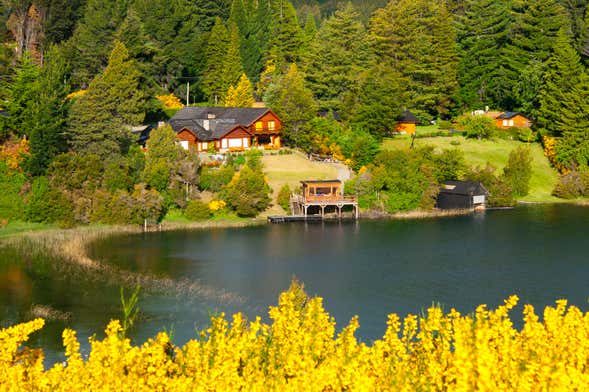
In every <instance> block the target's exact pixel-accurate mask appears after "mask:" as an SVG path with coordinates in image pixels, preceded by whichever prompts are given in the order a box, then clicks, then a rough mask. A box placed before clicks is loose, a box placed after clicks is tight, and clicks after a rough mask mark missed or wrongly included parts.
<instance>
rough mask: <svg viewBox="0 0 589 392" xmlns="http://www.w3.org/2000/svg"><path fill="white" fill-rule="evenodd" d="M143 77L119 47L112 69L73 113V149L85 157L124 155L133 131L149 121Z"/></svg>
mask: <svg viewBox="0 0 589 392" xmlns="http://www.w3.org/2000/svg"><path fill="white" fill-rule="evenodd" d="M139 77H140V73H139V71H138V70H137V65H136V63H135V61H134V60H132V59H129V53H128V51H127V48H125V45H123V44H122V43H120V42H118V41H117V42H116V43H115V47H114V49H113V50H112V53H111V55H110V59H109V62H108V66H107V67H106V69H105V70H104V72H103V73H101V74H99V75H97V76H96V77H95V78H94V80H92V82H91V83H90V86H89V87H88V91H87V93H86V94H85V95H83V96H81V97H79V98H77V99H76V101H75V102H74V103H73V105H72V108H71V111H70V133H71V147H72V150H74V152H78V153H81V154H97V155H100V156H101V157H108V156H111V155H113V154H120V153H124V151H125V150H126V147H128V145H129V143H130V136H131V135H130V129H129V128H130V127H131V126H134V125H137V124H141V122H142V121H143V118H144V117H145V111H144V108H145V102H144V96H143V94H142V93H141V91H140V90H139V89H138V87H139Z"/></svg>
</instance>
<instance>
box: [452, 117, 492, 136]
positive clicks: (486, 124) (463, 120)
mask: <svg viewBox="0 0 589 392" xmlns="http://www.w3.org/2000/svg"><path fill="white" fill-rule="evenodd" d="M458 125H459V126H460V127H462V128H463V129H464V131H465V132H466V137H468V138H477V139H479V140H480V139H490V138H492V137H493V135H494V134H495V131H496V130H497V128H496V127H495V121H493V119H492V118H489V117H486V116H471V115H466V116H462V117H460V118H459V119H458Z"/></svg>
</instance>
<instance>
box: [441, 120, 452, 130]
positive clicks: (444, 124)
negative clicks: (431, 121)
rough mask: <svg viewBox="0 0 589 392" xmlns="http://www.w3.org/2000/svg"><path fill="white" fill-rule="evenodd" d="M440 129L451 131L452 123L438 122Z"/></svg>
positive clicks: (446, 121)
mask: <svg viewBox="0 0 589 392" xmlns="http://www.w3.org/2000/svg"><path fill="white" fill-rule="evenodd" d="M438 128H440V129H450V128H452V122H451V121H448V120H440V121H438Z"/></svg>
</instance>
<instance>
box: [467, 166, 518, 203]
mask: <svg viewBox="0 0 589 392" xmlns="http://www.w3.org/2000/svg"><path fill="white" fill-rule="evenodd" d="M495 171H496V169H495V167H494V166H493V165H491V164H490V163H487V165H486V166H485V167H479V166H477V167H474V168H471V169H470V170H469V171H468V172H467V173H466V175H465V177H466V179H467V180H470V181H478V182H480V183H482V184H483V186H484V187H485V188H486V189H487V190H488V191H489V198H488V205H489V206H490V207H508V206H513V205H515V200H514V198H513V190H512V189H511V184H510V181H509V180H508V179H507V178H505V176H497V175H496V174H495Z"/></svg>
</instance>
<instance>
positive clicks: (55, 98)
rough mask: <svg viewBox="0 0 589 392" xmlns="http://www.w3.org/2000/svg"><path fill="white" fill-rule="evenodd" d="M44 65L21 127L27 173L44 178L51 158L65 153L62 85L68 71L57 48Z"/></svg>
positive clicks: (64, 88)
mask: <svg viewBox="0 0 589 392" xmlns="http://www.w3.org/2000/svg"><path fill="white" fill-rule="evenodd" d="M44 61H45V64H44V67H43V69H41V73H40V75H39V78H38V79H37V81H36V85H37V87H36V91H37V94H36V95H35V96H34V97H33V99H32V100H31V101H29V104H28V105H27V108H26V113H27V115H26V117H25V120H24V123H23V128H24V129H26V130H27V132H28V135H29V146H30V155H29V158H28V162H27V169H28V171H29V173H30V174H32V175H33V176H39V175H43V174H45V171H46V170H47V168H48V167H49V165H50V164H51V162H52V161H53V158H54V157H56V156H57V155H58V154H60V153H63V152H66V150H67V143H66V140H65V133H66V122H67V114H68V109H69V102H68V101H67V99H66V97H67V93H68V87H67V86H66V85H65V84H64V83H63V80H64V78H65V75H66V74H67V71H68V69H67V66H66V61H65V59H64V58H63V56H62V54H61V53H60V52H59V50H58V49H57V48H56V47H52V48H50V49H49V51H48V52H47V53H46V54H45V57H44Z"/></svg>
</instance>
